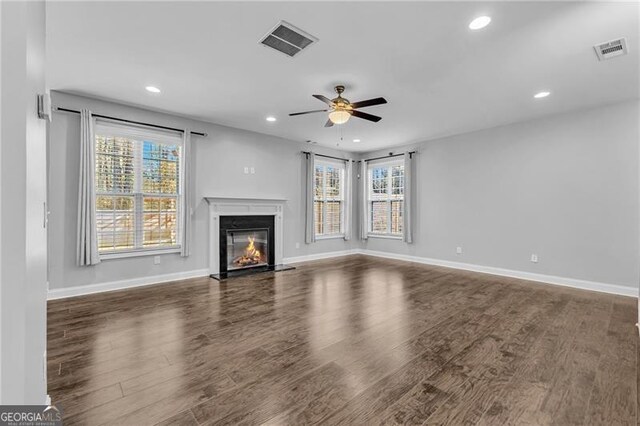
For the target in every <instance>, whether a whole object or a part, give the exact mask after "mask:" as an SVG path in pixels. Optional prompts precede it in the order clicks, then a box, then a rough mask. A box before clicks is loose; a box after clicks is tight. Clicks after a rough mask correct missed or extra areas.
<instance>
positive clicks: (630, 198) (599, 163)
mask: <svg viewBox="0 0 640 426" xmlns="http://www.w3.org/2000/svg"><path fill="white" fill-rule="evenodd" d="M638 114H639V106H638V102H637V101H633V102H626V103H621V104H615V105H610V106H604V107H601V108H597V109H590V110H583V111H578V112H572V113H568V114H562V115H556V116H550V117H547V118H543V119H538V120H535V121H528V122H522V123H516V124H512V125H508V126H503V127H498V128H493V129H488V130H483V131H478V132H473V133H468V134H463V135H458V136H453V137H448V138H444V139H438V140H432V141H428V142H424V143H420V144H416V145H412V146H407V147H403V148H401V149H394V151H397V152H401V151H403V150H405V149H408V150H410V149H414V148H417V150H418V151H419V153H418V155H417V160H416V165H417V172H416V187H417V188H416V191H417V195H416V197H417V206H416V212H415V213H416V214H415V218H416V227H415V236H414V240H415V243H414V244H405V243H402V242H400V241H389V240H380V239H373V238H372V239H369V240H368V241H367V242H366V243H364V244H363V248H365V249H368V250H376V251H386V252H390V253H396V254H404V255H412V256H418V257H423V258H432V259H440V260H446V261H454V262H462V263H469V264H475V265H483V266H491V267H497V268H504V269H509V270H515V271H525V272H532V273H538V274H545V275H551V276H557V277H566V278H574V279H580V280H586V281H594V282H598V283H605V284H613V285H619V286H626V287H630V288H633V289H636V290H637V288H638V282H639V276H638V273H639V272H638V270H639V241H638V235H639V224H638V220H639V211H638V193H639V192H638V191H639V188H638V155H639V154H638V142H639V131H638V117H639V115H638ZM388 151H389V150H388V149H387V150H384V151H378V152H374V153H368V154H367V155H365V156H364V158H367V157H368V156H377V155H380V154H382V155H384V154H386V153H387V152H388ZM457 246H461V247H463V254H461V255H457V254H456V247H457ZM532 253H536V254H538V256H539V263H537V264H536V263H532V262H531V261H530V256H531V254H532Z"/></svg>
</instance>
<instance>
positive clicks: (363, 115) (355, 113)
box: [351, 110, 382, 123]
mask: <svg viewBox="0 0 640 426" xmlns="http://www.w3.org/2000/svg"><path fill="white" fill-rule="evenodd" d="M351 115H353V116H354V117H358V118H363V119H365V120H369V121H373V122H374V123H377V122H378V121H380V120H382V117H378V116H377V115H372V114H367V113H366V112H361V111H355V110H354V111H351Z"/></svg>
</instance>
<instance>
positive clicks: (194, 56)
mask: <svg viewBox="0 0 640 426" xmlns="http://www.w3.org/2000/svg"><path fill="white" fill-rule="evenodd" d="M638 10H639V5H638V3H585V2H575V3H562V2H560V3H558V2H518V3H513V2H512V3H508V2H496V3H487V2H451V3H444V2H443V3H436V2H427V3H420V2H402V3H397V2H371V3H365V2H349V3H347V2H340V3H329V2H299V3H280V2H256V3H253V2H251V3H250V2H209V3H207V2H189V3H180V2H111V3H109V2H48V4H47V50H48V52H47V56H48V58H47V70H48V75H47V82H48V85H49V87H50V88H51V89H55V90H65V91H70V92H74V93H80V94H85V95H89V96H96V97H100V98H106V99H112V100H116V101H120V102H126V103H130V104H135V105H140V106H143V107H146V108H152V109H157V110H163V111H169V112H172V113H176V114H180V115H186V116H190V117H194V118H200V119H204V120H206V121H211V122H215V123H220V124H225V125H229V126H233V127H239V128H243V129H249V130H253V131H257V132H262V133H267V134H272V135H276V136H281V137H284V138H288V139H293V140H300V141H304V140H313V141H317V142H318V143H319V144H322V145H327V146H334V147H335V146H336V144H337V143H338V142H339V141H340V135H342V137H343V141H342V142H341V143H340V148H342V149H346V150H352V151H368V150H373V149H378V148H383V147H387V146H392V145H400V144H406V143H412V142H417V141H423V140H427V139H432V138H436V137H440V136H445V135H451V134H456V133H463V132H468V131H472V130H477V129H481V128H487V127H493V126H497V125H501V124H506V123H511V122H515V121H521V120H525V119H529V118H532V117H538V116H542V115H548V114H554V113H558V112H563V111H568V110H572V109H577V108H586V107H590V106H595V105H599V104H605V103H612V102H616V101H621V100H624V99H631V98H637V97H638V90H639V85H638V67H639V61H638V57H639V56H638V45H639V43H640V40H639V37H638V28H639V27H638ZM484 14H486V15H490V16H491V17H492V19H493V21H492V23H491V24H490V25H489V26H488V27H486V28H485V29H483V30H479V31H471V30H469V29H468V27H467V25H468V23H469V22H470V21H471V20H472V19H473V18H474V17H476V16H479V15H484ZM281 19H283V20H286V21H288V22H290V23H292V24H294V25H296V26H297V27H299V28H301V29H303V30H305V31H307V32H308V33H310V34H312V35H314V36H316V37H318V38H319V39H320V40H319V42H318V43H317V44H315V45H312V46H311V47H310V48H309V49H308V50H306V51H304V52H302V53H301V54H299V55H298V56H297V57H295V58H289V57H286V56H284V55H282V54H280V53H279V52H276V51H273V50H270V49H268V48H265V47H263V46H261V45H260V44H258V41H259V39H260V38H261V37H262V36H263V35H264V34H265V33H266V32H267V31H268V30H270V29H271V28H272V27H273V26H274V25H275V24H276V23H277V22H278V21H279V20H281ZM618 37H626V38H627V42H628V45H629V48H630V53H629V55H627V56H624V57H620V58H616V59H613V60H609V61H604V62H599V61H598V60H597V58H596V55H595V53H594V50H593V47H592V46H593V45H594V44H596V43H600V42H604V41H608V40H611V39H614V38H618ZM335 84H344V85H345V86H346V87H347V89H346V91H345V94H344V96H345V97H346V98H348V99H350V100H351V101H352V102H353V101H359V100H363V99H368V98H372V97H378V96H384V97H385V98H386V99H387V100H388V101H389V103H388V104H387V105H381V106H376V107H371V108H367V109H366V110H365V111H366V112H369V113H372V114H376V115H380V116H382V117H383V119H382V121H380V122H379V123H370V122H367V121H363V120H358V119H354V118H352V119H351V120H350V121H349V122H348V123H347V124H346V125H343V126H334V127H333V128H324V127H323V125H324V122H325V121H326V116H324V115H323V114H314V115H307V116H301V117H288V116H287V114H288V113H290V112H296V111H304V110H311V109H321V108H322V107H323V106H324V104H322V103H321V102H320V101H318V100H316V99H314V98H312V97H311V95H312V94H314V93H317V94H324V95H326V96H329V97H333V96H331V95H332V88H333V86H334V85H335ZM147 85H154V86H157V87H159V88H160V89H161V90H162V93H161V94H160V95H153V94H150V93H148V92H146V91H145V89H144V88H145V86H147ZM543 89H545V90H550V91H551V92H552V94H551V96H549V97H548V98H545V99H539V100H538V99H533V94H534V93H536V92H538V91H540V90H543ZM268 115H274V116H276V117H277V118H278V121H277V122H275V123H268V122H266V121H265V117H266V116H268ZM354 138H359V139H361V140H362V142H361V143H354V142H352V140H353V139H354Z"/></svg>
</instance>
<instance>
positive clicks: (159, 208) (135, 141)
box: [95, 122, 183, 254]
mask: <svg viewBox="0 0 640 426" xmlns="http://www.w3.org/2000/svg"><path fill="white" fill-rule="evenodd" d="M95 143H96V150H95V152H96V154H95V155H96V158H95V161H96V167H95V173H96V175H95V178H96V179H95V182H96V183H95V184H96V223H97V237H98V251H99V253H100V254H111V253H114V254H115V253H132V254H136V252H140V251H147V250H158V249H178V248H180V232H181V229H180V223H181V221H180V215H181V214H182V212H181V211H180V206H181V204H182V203H181V197H182V179H181V168H182V167H181V161H182V156H181V154H182V143H183V142H182V135H181V134H179V133H168V132H159V131H155V130H149V129H146V128H140V127H133V126H123V125H120V124H115V123H110V122H98V123H97V124H96V128H95Z"/></svg>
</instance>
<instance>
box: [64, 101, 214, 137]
mask: <svg viewBox="0 0 640 426" xmlns="http://www.w3.org/2000/svg"><path fill="white" fill-rule="evenodd" d="M56 111H63V112H70V113H72V114H80V111H76V110H75V109H68V108H61V107H57V108H56ZM91 115H92V116H94V117H98V118H106V119H107V120H114V121H120V122H123V123H131V124H138V125H141V126H147V127H155V128H156V129H163V130H173V131H174V132H184V129H176V128H174V127H167V126H158V125H157V124H151V123H144V122H142V121H133V120H125V119H124V118H117V117H110V116H108V115H100V114H91ZM191 134H192V135H196V136H204V137H207V134H206V133H201V132H191Z"/></svg>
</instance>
